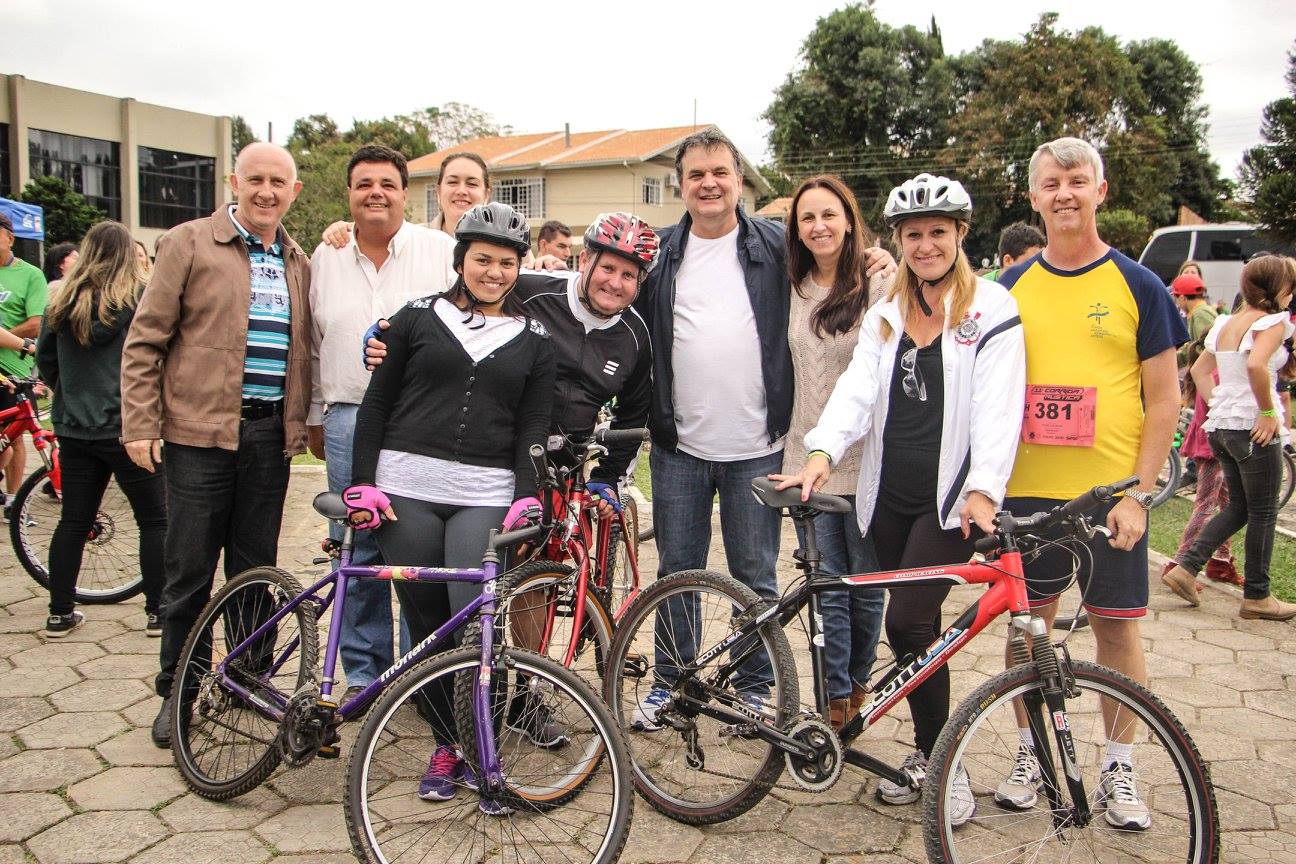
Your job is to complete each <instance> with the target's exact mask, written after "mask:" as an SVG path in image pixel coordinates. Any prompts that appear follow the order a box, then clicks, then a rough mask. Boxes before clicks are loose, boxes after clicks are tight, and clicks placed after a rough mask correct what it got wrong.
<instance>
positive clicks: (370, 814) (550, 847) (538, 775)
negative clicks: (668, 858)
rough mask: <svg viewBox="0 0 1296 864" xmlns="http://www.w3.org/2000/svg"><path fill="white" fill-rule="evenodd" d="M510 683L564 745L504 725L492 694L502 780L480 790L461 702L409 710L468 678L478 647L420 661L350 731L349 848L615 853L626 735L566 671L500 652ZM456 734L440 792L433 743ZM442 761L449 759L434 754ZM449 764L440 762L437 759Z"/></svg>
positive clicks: (495, 855)
mask: <svg viewBox="0 0 1296 864" xmlns="http://www.w3.org/2000/svg"><path fill="white" fill-rule="evenodd" d="M500 664H501V665H502V666H503V667H504V668H505V669H507V670H508V671H509V672H510V673H511V674H510V675H508V676H504V677H506V678H507V679H508V680H510V681H527V682H532V683H531V685H530V690H531V691H533V692H536V693H543V698H544V699H545V702H546V704H547V706H548V708H549V709H550V711H551V712H552V714H553V716H554V717H555V718H558V719H559V720H560V721H561V722H562V723H563V725H564V726H565V727H566V729H567V730H568V735H569V740H568V742H567V743H566V745H565V746H563V747H561V748H557V749H547V748H543V747H539V746H537V745H535V744H534V743H533V742H532V741H531V740H530V738H529V737H528V736H527V735H525V734H522V733H519V732H516V731H514V730H512V729H510V728H509V727H508V726H507V725H506V724H505V723H504V722H503V720H504V717H503V713H502V712H503V711H505V710H506V708H505V705H507V704H508V702H510V701H511V698H512V697H513V696H516V695H518V694H515V693H503V694H501V697H500V698H498V699H496V700H494V706H493V708H494V710H493V715H494V716H493V723H494V726H495V728H496V729H497V730H499V732H498V733H497V735H496V749H497V752H498V753H499V761H500V767H501V769H502V773H503V781H504V782H503V786H502V788H501V789H500V790H498V791H496V792H494V793H492V792H488V791H482V789H483V786H484V783H482V782H481V781H480V779H479V777H480V771H479V767H480V766H479V760H478V758H477V744H476V732H475V730H476V720H475V718H474V715H473V712H472V710H471V707H470V705H464V704H460V705H459V706H457V707H456V709H455V710H454V714H456V715H458V716H457V717H454V716H448V717H439V716H432V717H429V716H427V712H428V710H429V709H428V707H427V706H428V704H429V703H427V702H423V703H422V705H416V697H417V695H418V694H419V693H420V691H422V690H423V689H424V688H438V687H445V688H447V689H452V688H454V687H456V686H457V684H456V682H457V680H458V679H461V678H466V679H469V680H472V681H476V680H477V675H478V670H479V667H480V665H481V657H480V651H479V650H476V649H472V648H464V649H460V650H457V651H451V652H447V653H444V654H439V655H436V656H434V657H431V658H429V659H427V660H424V661H422V662H420V663H418V664H416V665H415V666H414V667H412V668H411V669H410V670H409V671H408V672H406V673H405V674H404V675H402V676H401V677H400V678H399V679H397V680H396V681H395V682H393V683H392V684H391V686H390V687H389V688H388V689H387V690H386V691H385V692H384V693H383V695H382V696H381V697H380V698H379V700H378V702H377V703H376V704H375V705H374V707H373V708H372V709H371V710H370V711H369V714H368V716H367V719H366V720H365V722H364V725H363V726H362V727H361V729H360V732H359V734H358V735H357V737H356V743H355V747H354V749H353V750H352V753H351V760H350V764H349V765H348V768H347V796H346V805H345V810H346V821H347V827H348V830H349V832H350V835H351V845H352V849H353V850H354V851H355V854H356V855H357V857H359V858H360V859H361V860H364V861H367V862H387V861H407V860H408V861H437V862H447V864H457V862H465V864H467V862H478V861H535V862H553V864H559V862H561V864H576V862H586V861H589V862H598V864H605V862H606V864H611V862H614V861H616V860H617V857H618V856H619V855H620V853H621V850H622V848H623V847H624V845H625V842H626V838H627V836H628V834H629V828H630V817H631V813H632V811H633V806H634V792H633V787H632V785H631V782H630V767H629V756H628V754H627V752H626V745H625V739H624V736H623V735H622V733H621V731H620V729H618V728H617V726H616V723H615V722H614V721H613V719H612V717H611V715H610V713H609V712H608V710H607V707H606V706H605V705H603V703H602V702H600V701H599V699H598V697H597V696H596V695H595V693H594V691H593V690H591V689H590V687H589V685H587V684H585V683H584V682H583V681H582V680H581V679H580V678H579V677H577V676H576V675H575V674H574V673H572V672H571V671H570V670H567V669H564V668H563V667H561V666H559V665H558V664H556V663H554V662H553V661H551V660H548V659H546V658H543V657H540V656H538V655H535V654H531V653H529V652H523V651H515V650H514V649H505V650H504V652H503V654H502V656H501V658H500ZM434 727H436V728H438V729H439V730H440V732H439V733H438V734H439V735H440V736H442V737H444V736H445V735H446V734H447V731H448V730H455V733H456V734H457V737H458V738H459V743H460V744H461V745H462V749H461V751H460V752H461V753H462V756H463V761H462V762H459V763H456V764H455V766H454V769H453V770H452V772H451V773H452V775H453V779H452V780H451V781H450V785H449V788H448V789H437V790H430V789H427V788H421V787H422V786H423V785H424V784H425V782H426V781H425V772H426V771H427V770H428V768H429V767H430V766H429V763H430V762H431V760H432V758H433V756H434V754H435V753H436V752H437V751H438V745H439V744H445V743H446V742H445V741H441V740H439V738H438V737H437V736H435V735H434V733H433V731H432V730H433V728H434ZM442 758H443V761H445V760H446V759H447V758H448V757H444V756H443V757H442ZM445 764H446V765H449V764H450V763H449V762H448V761H447V762H446V763H445Z"/></svg>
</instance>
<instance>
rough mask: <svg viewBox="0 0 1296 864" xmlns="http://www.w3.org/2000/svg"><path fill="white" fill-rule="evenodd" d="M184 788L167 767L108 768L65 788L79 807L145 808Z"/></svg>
mask: <svg viewBox="0 0 1296 864" xmlns="http://www.w3.org/2000/svg"><path fill="white" fill-rule="evenodd" d="M187 789H188V787H187V786H185V783H184V780H182V779H181V778H180V775H179V774H177V773H176V772H175V770H174V769H171V768H109V769H108V770H107V771H104V772H103V773H102V774H96V775H95V776H94V777H91V778H89V779H88V780H82V781H81V782H80V783H75V784H73V785H72V786H70V787H69V788H68V797H69V798H71V799H72V800H73V801H75V802H76V804H77V806H79V807H80V808H81V809H83V810H148V809H150V808H153V807H156V806H157V805H159V804H162V803H165V802H167V801H170V800H171V799H172V798H178V797H179V796H181V795H183V794H184V793H185V791H186V790H187Z"/></svg>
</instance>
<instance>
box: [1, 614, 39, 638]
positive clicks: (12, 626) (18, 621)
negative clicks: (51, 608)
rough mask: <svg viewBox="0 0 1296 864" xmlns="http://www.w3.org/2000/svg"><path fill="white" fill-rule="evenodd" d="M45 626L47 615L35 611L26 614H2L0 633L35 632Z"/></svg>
mask: <svg viewBox="0 0 1296 864" xmlns="http://www.w3.org/2000/svg"><path fill="white" fill-rule="evenodd" d="M44 626H45V616H44V615H39V614H36V613H34V612H29V613H27V614H25V615H9V616H3V615H0V633H35V632H36V631H38V630H40V629H41V628H43V627H44Z"/></svg>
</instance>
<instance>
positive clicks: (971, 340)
mask: <svg viewBox="0 0 1296 864" xmlns="http://www.w3.org/2000/svg"><path fill="white" fill-rule="evenodd" d="M980 317H981V313H980V312H978V313H976V314H975V315H964V316H963V320H962V321H960V322H959V325H958V326H957V327H955V328H954V341H955V342H957V343H959V344H960V345H975V344H976V343H977V340H978V339H980V338H981V322H980V321H979V320H977V319H979V318H980Z"/></svg>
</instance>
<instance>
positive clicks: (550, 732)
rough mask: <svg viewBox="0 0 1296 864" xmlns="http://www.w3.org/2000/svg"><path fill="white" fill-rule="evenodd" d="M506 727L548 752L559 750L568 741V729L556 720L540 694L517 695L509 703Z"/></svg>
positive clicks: (525, 693) (526, 693)
mask: <svg viewBox="0 0 1296 864" xmlns="http://www.w3.org/2000/svg"><path fill="white" fill-rule="evenodd" d="M505 725H506V726H508V728H510V729H512V730H514V731H515V732H521V733H522V734H523V735H525V736H526V737H528V738H530V739H531V743H532V744H534V745H536V746H537V747H543V748H544V749H546V750H557V749H558V748H560V747H562V746H564V745H566V744H567V741H568V735H567V728H566V727H565V726H563V724H562V723H559V722H558V721H557V720H555V719H554V716H553V711H552V710H551V709H550V708H549V706H548V705H546V704H545V701H544V699H543V698H542V697H541V696H540V694H538V693H531V692H524V693H518V694H515V695H514V696H513V700H512V701H511V702H510V703H509V710H508V718H507V720H506V721H505Z"/></svg>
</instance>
